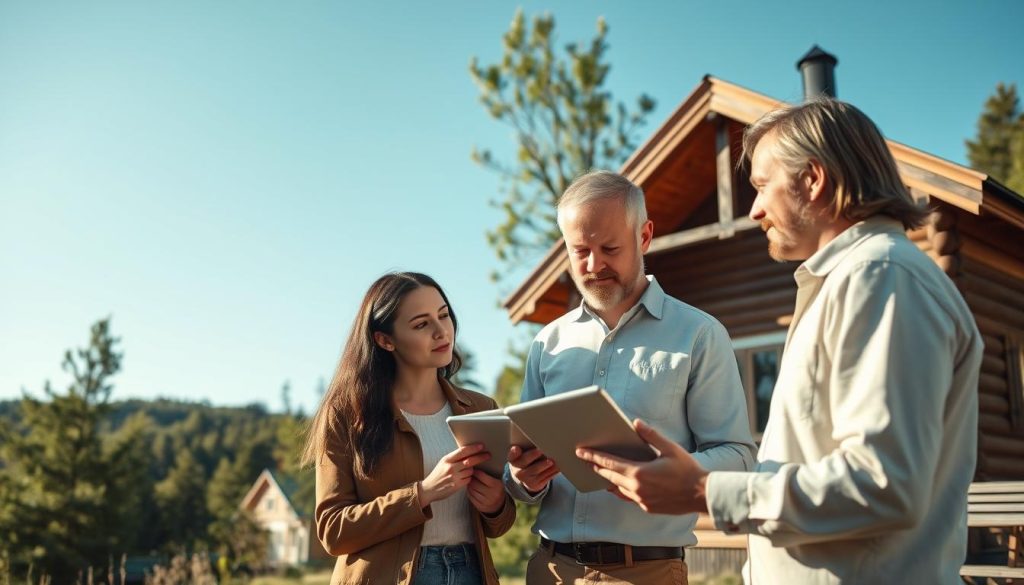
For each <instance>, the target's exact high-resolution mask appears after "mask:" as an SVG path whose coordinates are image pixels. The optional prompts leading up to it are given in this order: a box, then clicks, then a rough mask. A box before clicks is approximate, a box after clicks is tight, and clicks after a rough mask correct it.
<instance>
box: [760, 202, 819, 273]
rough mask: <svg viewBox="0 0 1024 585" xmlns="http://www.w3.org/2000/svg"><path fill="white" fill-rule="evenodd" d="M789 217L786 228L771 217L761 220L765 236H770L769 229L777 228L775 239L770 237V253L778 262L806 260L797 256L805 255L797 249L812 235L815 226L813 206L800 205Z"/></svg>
mask: <svg viewBox="0 0 1024 585" xmlns="http://www.w3.org/2000/svg"><path fill="white" fill-rule="evenodd" d="M789 219H790V221H788V222H787V223H788V225H787V226H786V227H785V230H782V229H779V226H778V225H776V224H775V222H773V221H772V220H770V219H763V220H761V229H762V230H763V231H764V233H765V236H768V230H769V229H771V228H775V239H774V240H773V239H772V238H771V237H768V255H769V256H771V258H772V260H775V261H776V262H786V261H789V260H806V258H797V257H796V256H803V254H797V253H796V252H795V250H796V249H797V248H798V247H799V246H800V245H801V241H802V240H804V239H806V238H807V237H808V236H809V235H810V233H811V231H812V228H813V226H814V217H813V212H812V210H811V206H810V205H807V204H803V205H800V207H799V208H798V209H797V212H796V213H795V214H793V216H792V217H790V218H789Z"/></svg>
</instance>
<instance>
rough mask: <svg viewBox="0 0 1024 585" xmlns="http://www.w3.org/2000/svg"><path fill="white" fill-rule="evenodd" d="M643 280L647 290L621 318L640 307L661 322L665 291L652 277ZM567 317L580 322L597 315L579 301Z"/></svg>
mask: <svg viewBox="0 0 1024 585" xmlns="http://www.w3.org/2000/svg"><path fill="white" fill-rule="evenodd" d="M644 278H646V279H647V290H645V291H644V294H642V295H640V300H638V301H637V302H636V305H633V306H632V307H630V308H629V309H628V310H627V311H626V312H625V313H623V316H625V315H630V314H632V313H634V312H635V311H634V309H635V308H636V307H638V306H640V307H643V308H644V309H646V310H647V313H648V314H649V315H650V316H651V317H654V318H655V319H658V320H661V316H662V314H663V312H664V309H665V297H666V296H667V295H666V294H665V290H664V289H663V288H661V285H660V284H658V279H657V278H654V276H653V275H650V274H648V275H647V276H645V277H644ZM568 317H569V320H571V321H575V322H580V321H583V320H584V318H588V319H596V318H597V315H596V314H595V313H593V312H592V311H591V310H590V307H588V306H587V303H586V302H585V301H580V304H579V305H578V306H577V307H576V308H575V309H573V310H572V311H569V313H568Z"/></svg>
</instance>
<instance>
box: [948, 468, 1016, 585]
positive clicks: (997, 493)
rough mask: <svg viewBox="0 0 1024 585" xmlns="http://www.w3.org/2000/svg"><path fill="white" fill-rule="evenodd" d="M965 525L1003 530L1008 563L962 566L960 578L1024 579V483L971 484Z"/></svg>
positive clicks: (994, 482)
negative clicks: (1005, 535) (1006, 532)
mask: <svg viewBox="0 0 1024 585" xmlns="http://www.w3.org/2000/svg"><path fill="white" fill-rule="evenodd" d="M967 526H969V527H971V528H1000V529H1006V530H1007V531H1008V535H1007V539H1006V543H1007V549H1008V551H1007V563H1006V565H1005V566H1002V565H964V566H963V567H961V568H960V575H961V576H963V577H981V578H986V579H987V578H994V579H1024V541H1022V539H1024V481H991V482H977V483H972V484H971V487H970V491H969V492H968V494H967Z"/></svg>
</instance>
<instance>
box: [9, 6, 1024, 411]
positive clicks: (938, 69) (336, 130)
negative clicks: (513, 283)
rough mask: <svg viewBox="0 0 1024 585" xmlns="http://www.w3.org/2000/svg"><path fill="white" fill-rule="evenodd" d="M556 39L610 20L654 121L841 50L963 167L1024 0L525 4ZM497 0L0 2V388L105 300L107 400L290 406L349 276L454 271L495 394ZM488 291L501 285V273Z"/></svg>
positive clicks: (913, 126) (632, 88) (844, 83)
mask: <svg viewBox="0 0 1024 585" xmlns="http://www.w3.org/2000/svg"><path fill="white" fill-rule="evenodd" d="M523 7H524V9H525V11H526V13H527V14H528V15H532V14H537V13H539V12H543V11H550V12H551V13H552V14H554V15H555V17H556V20H557V29H556V30H557V34H558V38H559V40H560V41H561V42H560V44H564V43H567V42H570V41H582V40H587V39H589V38H590V37H591V36H592V34H593V30H594V25H595V21H596V19H597V17H598V16H599V15H604V16H605V17H606V19H607V21H608V23H609V25H610V27H611V32H610V37H609V40H610V44H611V50H610V53H609V60H610V62H611V63H612V73H611V79H610V88H611V90H612V91H613V92H614V93H615V95H616V96H617V97H619V98H620V99H628V100H630V101H632V100H633V98H634V97H635V96H636V95H638V94H639V93H640V92H647V93H649V94H650V95H652V96H653V97H655V98H656V99H657V101H658V109H657V111H656V112H655V114H654V116H653V117H652V118H651V120H652V123H651V124H650V125H649V126H648V127H647V128H646V129H645V135H646V133H649V132H651V131H653V130H654V129H655V128H656V127H657V126H658V125H659V124H660V123H661V121H662V120H663V119H664V118H665V117H666V116H667V115H668V113H669V112H670V111H671V110H672V109H673V108H674V107H675V106H676V105H677V104H678V103H679V102H680V101H681V100H682V99H683V98H684V97H685V96H686V95H687V94H688V93H689V92H690V91H691V90H692V89H693V88H694V87H695V86H696V85H697V83H699V81H700V78H701V76H702V75H704V74H705V73H710V74H713V75H715V76H718V77H721V78H723V79H726V80H729V81H732V82H734V83H738V84H740V85H743V86H746V87H749V88H751V89H754V90H756V91H759V92H763V93H766V94H769V95H772V96H774V97H777V98H780V99H786V100H797V99H799V97H800V82H799V76H798V74H797V72H796V70H795V68H794V63H795V61H796V60H797V59H798V58H799V57H800V56H801V55H802V54H803V53H804V52H806V51H807V50H808V49H809V48H810V47H811V45H812V44H814V43H818V44H820V45H821V46H822V47H824V48H825V49H826V50H828V51H830V52H832V53H834V54H836V55H837V56H838V57H839V66H838V68H837V71H836V74H837V86H838V91H839V94H840V97H842V98H844V99H847V100H849V101H851V102H853V103H855V104H857V105H859V106H860V107H861V108H862V109H863V110H865V111H866V112H867V113H868V114H869V115H870V116H872V117H873V118H874V119H875V121H876V122H878V124H879V125H880V126H881V128H882V130H883V131H884V132H885V133H886V134H887V135H888V136H889V137H890V138H893V139H895V140H898V141H901V142H904V143H906V144H909V145H911V146H915V147H918V148H921V149H924V150H926V151H928V152H931V153H934V154H936V155H938V156H941V157H944V158H947V159H950V160H953V161H956V162H961V163H963V162H964V161H965V156H964V146H963V141H964V139H965V138H967V137H969V136H971V135H973V133H974V130H975V122H976V119H977V115H978V113H979V111H980V109H981V107H982V104H983V102H984V100H985V98H986V97H987V96H988V95H989V94H990V93H991V92H992V90H993V88H994V86H995V84H996V83H997V82H999V81H1007V82H1016V83H1017V84H1018V86H1019V87H1021V86H1024V40H1022V39H1024V35H1022V34H1021V30H1020V23H1022V22H1024V2H1020V1H1019V0H1006V1H996V0H986V1H983V2H968V1H962V2H935V1H919V2H891V1H888V2H880V1H875V0H870V1H863V2H831V3H823V2H803V1H802V2H784V3H782V2H779V3H766V2H753V1H750V2H737V1H720V2H706V1H683V2H663V3H661V2H650V1H633V2H624V1H617V2H568V1H566V2H546V3H540V2H528V3H525V4H523ZM515 8H516V5H515V4H505V3H499V2H470V1H449V2H411V1H410V2H404V3H398V2H362V3H355V2H345V3H343V2H254V1H247V2H239V1H233V2H232V1H228V2H209V1H204V2H196V1H175V2H127V1H126V2H102V1H95V2H70V1H69V2H38V1H35V0H32V1H10V0H5V1H4V2H2V3H0V398H13V397H17V396H18V395H19V394H20V391H21V389H22V388H25V389H27V390H28V391H29V392H31V393H38V392H39V391H40V389H41V388H42V385H43V382H44V380H46V379H50V380H52V381H53V382H54V384H55V385H56V386H57V387H58V388H63V387H64V386H65V385H66V383H67V377H66V375H65V374H64V373H63V372H62V371H61V369H60V360H61V355H62V353H63V351H64V349H65V348H68V347H74V346H79V345H83V344H84V343H85V342H86V341H87V334H88V327H89V325H90V324H91V323H93V322H94V321H95V320H97V319H98V318H101V317H103V316H106V315H111V316H113V322H112V323H113V329H114V332H115V333H116V334H117V335H120V336H122V337H123V345H122V349H123V350H124V352H125V361H124V369H123V372H122V373H121V374H120V375H119V376H118V377H117V378H116V379H115V384H116V388H115V392H114V397H115V398H128V397H155V396H169V397H175V398H185V399H193V400H203V399H205V400H209V401H211V402H213V403H215V404H243V403H248V402H254V401H260V402H264V403H265V404H267V405H268V406H269V407H271V408H274V409H277V408H279V407H280V391H279V390H280V387H281V384H282V383H283V382H284V381H285V380H290V381H291V384H292V387H293V390H292V394H293V400H294V402H295V403H296V404H300V405H302V406H303V407H304V408H305V410H306V411H307V412H309V411H310V410H311V409H312V408H313V407H314V405H315V402H316V400H317V394H316V391H315V389H316V387H317V382H318V380H319V379H320V378H329V377H330V375H331V372H332V371H333V368H334V365H335V363H336V361H337V357H338V354H339V350H340V347H341V344H342V342H343V340H344V337H345V335H346V334H347V331H348V327H349V325H350V322H351V320H352V318H353V316H354V313H355V310H356V307H357V304H358V302H359V299H360V298H361V296H362V294H363V292H364V291H365V289H366V287H367V286H368V285H369V283H370V282H372V281H373V280H374V279H375V278H376V277H377V276H379V275H380V274H381V273H383V272H384V271H387V270H391V269H411V270H420V271H424V272H427V273H430V274H432V275H434V276H435V277H436V278H437V279H438V280H439V281H440V282H441V283H442V285H443V286H445V287H446V288H447V289H448V293H449V296H450V298H451V300H452V303H453V305H454V307H455V309H456V310H457V311H458V314H459V317H460V321H461V324H462V334H461V339H460V341H461V343H462V344H463V345H465V346H467V347H469V348H470V349H471V350H472V351H473V352H474V353H475V354H476V356H477V358H478V362H479V371H478V377H479V378H480V379H481V380H482V381H484V382H486V383H487V385H488V386H490V385H491V382H492V380H493V378H494V376H495V375H496V374H497V372H498V370H499V368H500V366H501V364H502V363H503V362H504V361H505V360H506V358H505V347H506V344H507V341H508V339H509V338H510V337H512V336H513V335H515V332H514V329H513V328H512V327H511V326H510V325H509V324H508V322H507V319H506V317H505V315H504V313H503V312H502V311H501V310H499V309H498V307H497V304H496V299H497V298H498V297H499V296H501V294H502V292H503V291H499V290H498V288H496V286H495V285H494V284H492V283H491V282H490V281H489V280H488V276H487V275H488V273H489V272H490V271H491V270H492V269H494V268H495V267H496V262H495V260H494V256H493V254H492V252H491V251H490V249H489V248H488V247H487V245H486V243H485V240H484V231H485V229H487V228H488V227H490V226H492V225H494V224H495V223H496V222H497V221H498V216H497V214H496V213H495V212H494V211H493V210H491V209H490V208H489V207H488V205H487V201H488V199H490V198H491V197H493V196H494V194H495V192H496V189H497V179H496V177H494V176H493V175H491V174H489V173H487V172H485V171H483V170H481V169H479V168H477V167H475V166H474V165H473V164H472V163H471V162H470V160H469V152H470V149H471V147H472V146H473V145H474V144H476V145H480V146H486V147H493V148H495V149H496V150H498V152H499V153H501V152H504V153H508V152H509V151H510V145H511V136H510V133H509V131H508V130H506V129H505V128H504V127H502V126H500V125H498V124H497V123H495V122H492V121H491V120H490V119H489V118H488V117H487V115H486V114H485V113H484V111H483V110H482V109H481V108H480V106H479V105H478V104H477V101H476V97H477V92H476V89H475V87H474V86H473V84H472V82H471V80H470V77H469V75H468V73H467V64H468V62H469V59H470V56H472V55H477V56H479V57H481V58H482V59H483V60H485V61H491V60H494V59H496V58H497V57H498V56H499V55H500V50H501V45H500V37H501V35H502V33H504V32H505V30H506V29H507V27H508V23H509V21H510V20H511V18H512V15H513V13H514V11H515ZM505 292H507V291H505Z"/></svg>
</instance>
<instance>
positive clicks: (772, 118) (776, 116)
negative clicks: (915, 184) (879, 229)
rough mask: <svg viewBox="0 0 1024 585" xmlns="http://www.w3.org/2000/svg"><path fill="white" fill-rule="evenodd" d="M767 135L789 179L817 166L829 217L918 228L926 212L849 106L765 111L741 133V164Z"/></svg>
mask: <svg viewBox="0 0 1024 585" xmlns="http://www.w3.org/2000/svg"><path fill="white" fill-rule="evenodd" d="M768 134H771V135H772V137H773V138H774V139H775V150H774V153H773V154H774V155H775V158H776V160H777V161H778V162H779V163H780V164H781V165H783V167H784V168H786V170H787V171H788V172H789V174H790V176H791V177H793V178H795V177H797V176H799V174H800V173H801V172H803V171H804V170H806V169H807V164H808V162H810V161H811V160H812V159H813V160H816V161H818V162H819V163H821V165H822V166H823V167H824V169H825V174H826V176H827V177H828V180H829V182H830V183H831V184H832V187H833V188H834V189H833V198H832V201H831V202H830V208H831V210H832V214H833V217H834V218H836V219H839V217H843V218H845V219H847V220H850V221H854V222H856V221H860V220H863V219H867V218H869V217H871V216H874V215H877V214H884V215H888V216H891V217H893V218H895V219H897V220H899V221H901V222H902V223H903V227H904V228H905V229H911V228H915V227H920V226H921V225H923V224H924V222H925V219H926V218H927V216H928V210H927V209H925V208H923V207H921V206H919V205H917V204H916V203H915V202H914V200H913V198H911V196H910V193H909V192H908V191H907V188H906V187H905V186H904V185H903V181H902V179H900V174H899V171H898V170H897V168H896V161H895V159H893V157H892V153H891V152H889V148H888V146H886V144H885V138H883V137H882V133H881V132H880V131H879V130H878V127H877V126H875V123H874V122H872V121H871V119H870V118H868V117H867V116H866V115H865V114H864V112H861V111H860V110H858V109H857V108H855V107H854V106H852V105H850V104H848V103H845V102H841V101H839V100H837V99H834V98H828V97H822V98H815V99H812V100H809V101H807V102H805V103H802V104H800V105H795V106H786V107H783V108H779V109H777V110H773V111H771V112H768V113H767V114H765V115H764V116H761V118H760V119H759V120H758V121H756V122H754V123H753V124H751V125H750V126H748V127H747V129H746V130H745V131H744V133H743V158H742V160H744V161H749V160H750V158H751V157H752V156H753V154H754V148H755V147H756V146H757V143H758V142H760V141H761V139H762V138H764V137H765V136H767V135H768Z"/></svg>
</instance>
